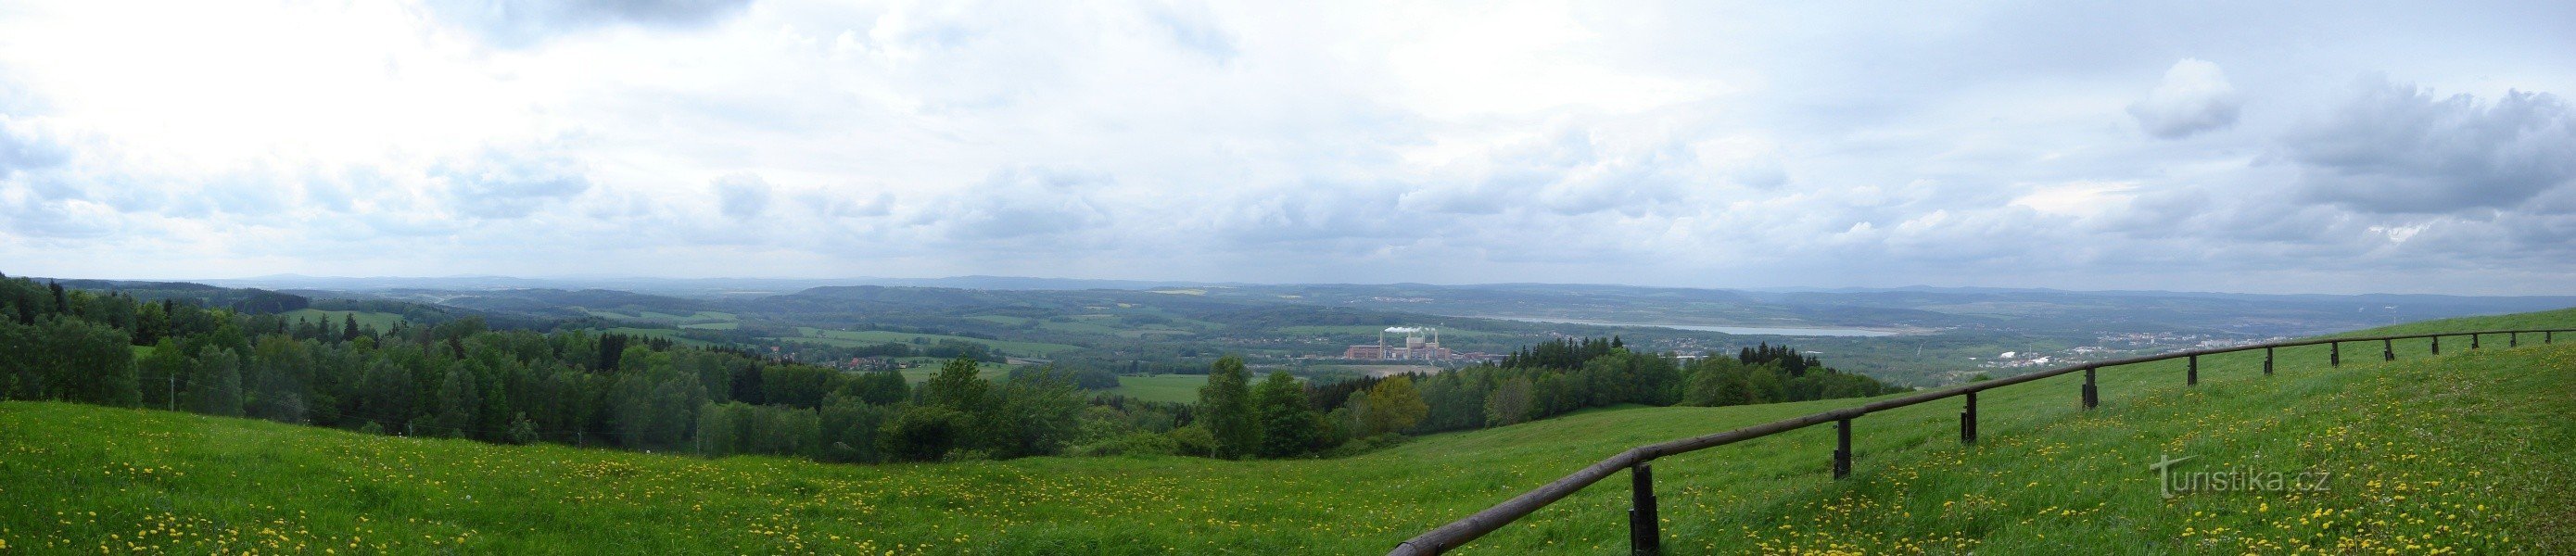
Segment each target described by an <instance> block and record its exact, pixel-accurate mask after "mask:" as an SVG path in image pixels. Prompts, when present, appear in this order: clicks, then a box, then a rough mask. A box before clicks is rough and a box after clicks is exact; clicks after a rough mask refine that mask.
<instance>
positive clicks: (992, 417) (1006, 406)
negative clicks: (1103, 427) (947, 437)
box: [981, 372, 1083, 458]
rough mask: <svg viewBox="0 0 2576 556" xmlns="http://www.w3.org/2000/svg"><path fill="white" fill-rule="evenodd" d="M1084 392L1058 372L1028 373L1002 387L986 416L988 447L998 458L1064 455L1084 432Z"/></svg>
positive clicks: (1012, 379) (986, 444) (985, 429)
mask: <svg viewBox="0 0 2576 556" xmlns="http://www.w3.org/2000/svg"><path fill="white" fill-rule="evenodd" d="M1082 405H1083V403H1082V394H1081V390H1079V389H1076V388H1074V386H1073V383H1072V381H1071V380H1070V379H1068V378H1066V377H1065V376H1064V374H1061V373H1055V372H1036V373H1024V374H1020V375H1018V376H1013V377H1011V378H1010V380H1009V381H1007V382H1004V383H1003V384H1002V388H1001V391H1000V392H999V395H998V396H996V399H995V400H994V401H993V403H991V404H989V407H988V408H987V409H986V410H985V414H984V415H983V421H984V426H983V427H981V428H982V429H983V434H982V436H983V437H984V440H985V442H984V445H985V446H987V447H989V448H991V450H992V455H993V456H994V457H1002V458H1014V457H1023V456H1043V455H1052V454H1055V453H1057V452H1061V451H1063V449H1064V444H1065V443H1066V442H1067V441H1069V440H1072V439H1073V437H1074V435H1075V434H1076V433H1077V432H1079V431H1080V427H1081V424H1082V422H1081V415H1082Z"/></svg>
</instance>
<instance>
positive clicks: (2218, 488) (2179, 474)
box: [2147, 454, 2334, 498]
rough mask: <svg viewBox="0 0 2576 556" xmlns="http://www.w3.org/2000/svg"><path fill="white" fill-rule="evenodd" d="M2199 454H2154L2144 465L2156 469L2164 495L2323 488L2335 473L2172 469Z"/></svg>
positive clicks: (2321, 490)
mask: <svg viewBox="0 0 2576 556" xmlns="http://www.w3.org/2000/svg"><path fill="white" fill-rule="evenodd" d="M2198 457H2200V456H2183V457H2179V458H2176V457H2170V456H2166V455H2164V454H2156V462H2155V463H2153V464H2149V465H2148V466H2147V468H2148V469H2152V470H2155V472H2156V485H2157V486H2158V487H2159V488H2161V489H2163V491H2164V495H2165V498H2174V497H2177V496H2181V495H2182V493H2186V492H2325V491H2327V490H2331V489H2330V488H2328V487H2327V486H2326V481H2327V480H2328V479H2330V478H2332V477H2333V476H2334V472H2331V471H2299V472H2295V473H2283V472H2279V471H2255V470H2253V469H2250V468H2242V467H2240V468H2234V469H2224V470H2219V471H2177V470H2175V469H2174V466H2175V465H2178V464H2181V463H2182V462H2186V461H2191V460H2192V459H2193V458H2198Z"/></svg>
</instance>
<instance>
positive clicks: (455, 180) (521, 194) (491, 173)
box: [429, 145, 590, 218]
mask: <svg viewBox="0 0 2576 556" xmlns="http://www.w3.org/2000/svg"><path fill="white" fill-rule="evenodd" d="M556 149H558V147H553V146H545V145H537V146H528V147H520V148H517V149H511V148H500V147H487V148H486V149H484V151H483V152H482V153H480V154H479V155H476V156H472V157H468V158H465V159H462V160H451V161H448V162H446V163H442V164H439V165H438V166H436V167H433V168H431V169H430V170H429V176H430V177H431V178H433V179H436V180H438V181H441V182H444V183H445V184H446V185H447V189H446V197H447V201H448V204H449V205H450V206H451V207H453V208H455V209H456V211H457V212H459V213H462V214H464V215H466V216H471V217H475V218H519V217H524V216H527V215H528V214H529V213H531V212H535V211H536V210H537V209H538V208H540V207H543V206H545V205H546V204H548V203H552V202H556V201H561V200H563V199H567V198H571V197H573V196H575V195H580V194H581V193H582V192H584V191H589V190H590V178H589V176H588V175H587V172H588V170H587V168H585V167H584V166H583V165H582V163H581V162H580V161H579V160H576V159H574V158H572V157H571V156H570V155H568V154H565V153H560V152H553V151H555V150H556Z"/></svg>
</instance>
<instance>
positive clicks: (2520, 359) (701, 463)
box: [0, 311, 2576, 554]
mask: <svg viewBox="0 0 2576 556" xmlns="http://www.w3.org/2000/svg"><path fill="white" fill-rule="evenodd" d="M2512 322H2521V323H2530V324H2549V325H2556V326H2568V325H2576V311H2559V312H2553V313H2549V314H2543V315H2523V316H2516V317H2510V318H2506V319H2489V320H2469V321H2461V322H2451V323H2442V324H2418V325H2409V326H2405V327H2399V328H2401V329H2412V330H2422V329H2428V328H2431V327H2436V326H2439V327H2442V328H2445V329H2462V328H2489V327H2495V326H2503V325H2506V324H2505V323H2512ZM2455 342H2456V343H2455ZM2534 343H2536V342H2525V343H2524V344H2523V347H2521V348H2519V349H2510V350H2508V349H2503V346H2504V343H2503V342H2502V341H2492V342H2489V343H2487V349H2484V350H2479V351H2476V352H2469V351H2468V350H2466V349H2465V347H2466V344H2465V342H2458V341H2457V340H2456V339H2454V340H2453V341H2445V342H2444V345H2443V348H2444V355H2443V356H2440V357H2429V356H2427V355H2426V354H2424V353H2423V352H2424V351H2425V349H2424V348H2425V346H2424V345H2422V342H2412V343H2404V342H2401V343H2400V344H2399V348H2400V360H2399V361H2398V362H2396V363H2382V362H2379V361H2378V357H2377V351H2378V350H2377V349H2376V346H2372V349H2368V350H2357V349H2347V350H2346V351H2345V355H2346V356H2347V357H2346V359H2345V361H2346V364H2345V365H2343V366H2342V367H2341V368H2338V369H2329V368H2326V365H2325V362H2324V359H2325V348H2324V347H2322V346H2319V347H2316V348H2313V349H2310V348H2299V349H2285V350H2281V352H2280V355H2281V360H2280V361H2281V365H2280V367H2279V371H2278V374H2277V375H2276V376H2270V377H2266V376H2262V375H2261V374H2260V373H2259V371H2258V370H2257V369H2259V366H2258V365H2259V364H2258V363H2257V362H2258V361H2259V358H2260V354H2259V353H2255V354H2245V355H2230V356H2219V357H2207V358H2203V360H2202V364H2203V366H2202V369H2201V370H2202V377H2201V378H2202V384H2201V385H2200V386H2197V387H2186V386H2183V385H2182V379H2181V363H2180V362H2171V363H2169V364H2168V363H2158V364H2150V365H2140V366H2134V367H2122V368H2113V369H2106V370H2104V371H2103V373H2102V381H2101V384H2102V392H2103V398H2104V405H2103V407H2102V408H2101V409H2099V410H2094V411H2084V410H2081V409H2078V408H2077V407H2076V388H2075V385H2076V384H2079V383H2080V380H2081V378H2080V376H2073V375H2070V376H2065V377H2056V378H2052V379H2047V380H2042V381H2037V382H2033V383H2029V384H2024V385H2018V386H2014V387H2009V388H2004V389H2000V390H1996V391H1993V392H1989V393H1987V394H1984V395H1982V396H1981V400H1980V402H1981V403H1980V413H1981V414H1982V415H1983V417H1984V420H1983V422H1982V426H1981V427H1980V428H1981V433H1982V434H1981V436H1982V437H1983V440H1984V442H1983V443H1982V444H1979V445H1976V446H1971V447H1962V446H1960V445H1959V444H1958V443H1957V441H1956V428H1955V427H1956V423H1957V421H1956V414H1957V413H1956V412H1957V411H1958V406H1957V405H1956V404H1955V403H1952V402H1935V403H1929V404H1923V405H1918V406H1914V407H1910V408H1904V409H1900V410H1895V411H1891V412H1886V413H1881V414H1873V415H1870V416H1867V417H1863V418H1861V419H1859V420H1857V421H1856V422H1855V423H1856V426H1855V427H1854V428H1855V433H1856V437H1855V450H1856V452H1857V453H1858V454H1859V455H1858V460H1857V462H1856V464H1855V474H1854V475H1853V477H1852V478H1851V479H1849V480H1839V481H1838V480H1833V479H1830V478H1829V477H1828V476H1827V474H1826V470H1825V462H1826V459H1827V458H1826V456H1827V453H1828V452H1829V451H1830V450H1831V443H1832V442H1831V439H1832V427H1830V426H1818V427H1810V428H1808V429H1803V430H1799V431H1795V432H1792V433H1788V434H1783V435H1777V436H1772V437H1768V438H1764V439H1759V440H1753V441H1748V442H1744V443H1740V444H1735V445H1729V446H1724V447H1719V448H1716V449H1712V450H1707V451H1702V452H1698V453H1693V454H1686V455H1681V456H1673V457H1668V458H1664V459H1661V460H1658V461H1657V462H1656V463H1655V467H1656V471H1657V472H1656V474H1655V476H1656V478H1657V481H1658V482H1657V486H1658V493H1659V495H1660V497H1661V499H1662V505H1661V508H1662V517H1663V519H1664V524H1663V525H1664V535H1663V538H1664V539H1665V543H1666V549H1667V551H1668V552H1670V553H1676V554H1703V553H1717V554H1732V553H1747V552H1772V553H1787V552H1800V553H1833V552H1834V551H1842V552H1844V553H1856V552H1864V551H1866V552H1892V553H1933V554H1959V553H1967V552H1971V551H1973V552H1978V553H1989V554H2062V553H2087V554H2092V553H2114V554H2125V553H2139V554H2145V553H2207V554H2215V553H2230V554H2234V553H2247V552H2256V553H2295V552H2315V553H2374V554H2376V553H2391V552H2394V553H2437V552H2441V551H2444V550H2445V549H2447V551H2450V552H2471V553H2484V552H2504V551H2508V550H2522V551H2529V552H2533V553H2560V554H2563V553H2570V552H2571V551H2576V544H2571V543H2576V515H2571V511H2576V510H2571V508H2576V481H2571V479H2576V453H2571V452H2570V451H2569V450H2567V449H2566V447H2567V446H2570V445H2576V425H2571V420H2570V419H2571V417H2570V416H2571V415H2576V345H2569V343H2567V342H2561V343H2560V344H2558V345H2553V346H2545V347H2544V346H2536V345H2533V344H2534ZM1858 403H1860V402H1859V401H1857V400H1829V401H1818V402H1801V403H1790V404H1771V405H1756V406H1738V407H1725V408H1695V407H1672V408H1626V409H1612V410H1600V411H1588V412H1580V413H1576V414H1572V415H1567V416H1563V417H1559V418H1555V419H1549V420H1545V421H1540V422H1536V423H1530V424H1524V425H1517V426H1512V427H1504V428H1499V429H1491V430H1484V431H1474V432H1466V433H1455V434H1441V435H1433V436H1429V437H1425V438H1421V439H1417V440H1414V441H1412V442H1409V443H1406V444H1402V445H1399V446H1396V447H1393V448H1389V449H1385V450H1380V451H1377V452H1373V453H1369V454H1365V455H1360V456H1354V457H1349V458H1343V459H1334V460H1287V461H1215V460H1204V459H1191V458H1171V457H1143V458H1124V457H1120V458H1061V457H1049V458H1029V459H1021V460H1011V461H1002V462H970V463H953V464H895V465H878V466H850V465H830V464H819V463H809V462H804V461H798V460H786V459H775V458H761V457H740V458H727V459H722V460H713V461H709V460H703V459H696V458H689V457H676V456H661V455H649V454H638V453H627V452H615V451H604V450H589V449H575V448H565V447H557V446H526V447H511V446H496V445H486V444H477V443H472V442H464V441H447V440H419V439H402V438H391V437H379V436H367V435H359V434H353V433H345V432H339V431H331V430H321V429H313V428H308V427H299V426H291V425H281V424H272V423H265V422H256V421H247V420H241V419H225V418H213V417H202V416H194V415H186V414H179V413H168V412H161V411H153V410H132V409H111V408H99V407H90V406H78V405H67V404H59V403H29V402H8V403H0V431H8V432H9V434H5V435H0V539H5V543H6V545H5V546H0V551H5V550H12V549H15V550H24V551H31V552H75V551H77V552H99V551H104V552H115V553H121V552H133V551H145V550H150V549H156V548H157V549H163V550H168V551H176V552H190V553H203V552H215V551H249V550H256V551H260V552H301V553H321V552H322V551H323V549H325V548H330V549H333V550H338V551H349V552H385V551H392V552H402V553H446V552H464V553H493V552H507V553H520V552H543V553H598V552H608V553H665V552H690V553H755V552H756V553H770V552H799V553H803V552H826V553H859V552H864V553H885V552H893V553H899V554H954V553H1000V554H1068V553H1079V554H1160V553H1193V554H1197V553H1249V554H1279V553H1375V552H1382V551H1384V550H1386V549H1388V548H1389V547H1392V546H1393V545H1394V544H1395V543H1396V542H1398V541H1401V540H1403V539H1405V538H1407V537H1410V536H1412V535H1414V534H1416V533H1418V532H1421V531H1422V530H1425V529H1428V528H1430V527H1434V526H1437V525H1439V524H1442V523H1445V522H1447V521H1449V520H1452V519H1455V518H1458V517H1461V516H1464V515H1467V514H1469V513H1472V512H1474V511H1476V510H1479V509H1482V508H1484V507H1485V506H1487V505H1490V504H1493V503H1495V502H1499V501H1501V500H1504V499H1506V498H1509V497H1511V496H1513V495H1515V494H1517V493H1519V492H1522V491H1525V490H1527V489H1529V488H1533V487H1536V486H1538V485H1540V484H1544V483H1546V482H1548V481H1551V480H1554V479H1556V478H1557V477H1559V476H1562V475H1563V474H1565V473H1567V472H1570V471H1573V470H1575V469H1578V468H1581V467H1583V466H1586V465H1589V464H1591V463H1592V462H1594V461H1597V460H1599V459H1601V458H1604V457H1607V456H1609V455H1611V454H1614V453H1616V452H1618V451H1620V450H1623V449H1626V448H1628V447H1631V446H1635V445H1639V444H1644V443H1650V442H1656V441H1662V440H1669V439H1673V438H1679V437H1684V436H1690V435H1697V434H1705V433H1709V432H1714V431H1720V430H1726V429H1730V428H1735V427H1740V426H1745V425H1751V424H1756V423H1761V422H1766V421H1771V420H1775V419H1780V418H1785V417H1791V416H1797V415H1803V414H1807V413H1813V412H1816V411H1821V410H1826V409H1831V408H1837V407H1847V406H1851V405H1855V404H1858ZM2162 456H2173V457H2183V456H2193V457H2196V458H2197V459H2194V460H2192V461H2191V462H2190V463H2187V464H2184V466H2183V467H2182V468H2180V469H2182V470H2186V471H2189V470H2200V471H2223V470H2227V469H2236V468H2243V469H2248V470H2253V471H2256V472H2328V473H2332V475H2331V478H2330V485H2329V486H2330V488H2329V490H2325V491H2322V492H2307V493H2249V492H2201V493H2189V494H2184V495H2182V496H2180V497H2179V498H2174V499H2171V500H2168V499H2165V498H2164V497H2163V496H2162V495H2160V491H2159V488H2158V486H2159V483H2158V479H2157V478H2156V476H2155V475H2154V474H2153V473H2151V472H2150V471H2149V470H2148V467H2147V466H2148V465H2149V464H2150V463H2153V462H2154V461H2156V460H2157V459H2158V458H2159V457H2162ZM1626 482H1627V481H1626V477H1625V476H1624V475H1619V476H1614V477H1612V478H1611V479H1610V480H1608V481H1606V483H1607V484H1602V485H1596V486H1594V487H1592V488H1590V489H1586V490H1584V491H1582V492H1579V493H1576V494H1574V495H1573V496H1570V497H1568V498H1566V499H1564V500H1562V501H1559V502H1558V503H1557V504H1555V505H1554V506H1551V507H1549V508H1547V509H1544V510H1541V511H1539V512H1538V513H1536V514H1533V515H1531V516H1530V517H1528V518H1526V519H1524V520H1522V521H1520V522H1518V523H1515V524H1512V525H1510V526H1508V527H1505V528H1503V529H1502V530H1500V531H1498V532H1496V533H1494V534H1493V535H1491V536H1488V537H1487V538H1484V539H1479V540H1477V541H1475V542H1474V543H1472V544H1469V545H1468V546H1467V547H1465V549H1464V550H1462V551H1460V552H1462V553H1468V554H1518V553H1533V552H1544V553H1586V554H1610V553H1621V552H1624V551H1625V549H1626V546H1625V544H1626V535H1627V531H1626V521H1625V508H1626V505H1627V502H1628V500H1627V485H1626Z"/></svg>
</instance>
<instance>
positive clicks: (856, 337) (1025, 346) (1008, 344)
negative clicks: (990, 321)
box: [781, 327, 1082, 357]
mask: <svg viewBox="0 0 2576 556" xmlns="http://www.w3.org/2000/svg"><path fill="white" fill-rule="evenodd" d="M797 331H798V332H799V333H801V334H805V336H800V337H796V338H781V340H783V341H806V342H814V343H820V344H827V345H833V346H841V347H861V346H872V345H877V344H882V343H886V342H896V343H909V342H911V341H912V340H913V339H915V338H919V339H921V341H923V342H937V341H940V340H960V341H967V342H975V343H980V344H984V345H987V346H992V347H993V348H994V349H999V350H1002V351H1003V352H1004V353H1009V354H1011V355H1025V356H1035V357H1045V356H1048V355H1052V354H1054V353H1056V352H1059V351H1065V350H1072V349H1082V348H1081V347H1079V346H1069V345H1064V344H1049V343H1043V342H1018V341H1011V340H986V339H983V338H968V337H965V336H946V335H940V334H914V333H911V332H889V331H884V330H823V329H819V328H811V327H799V328H797ZM818 332H819V333H820V335H819V336H817V335H816V334H817V333H818Z"/></svg>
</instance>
